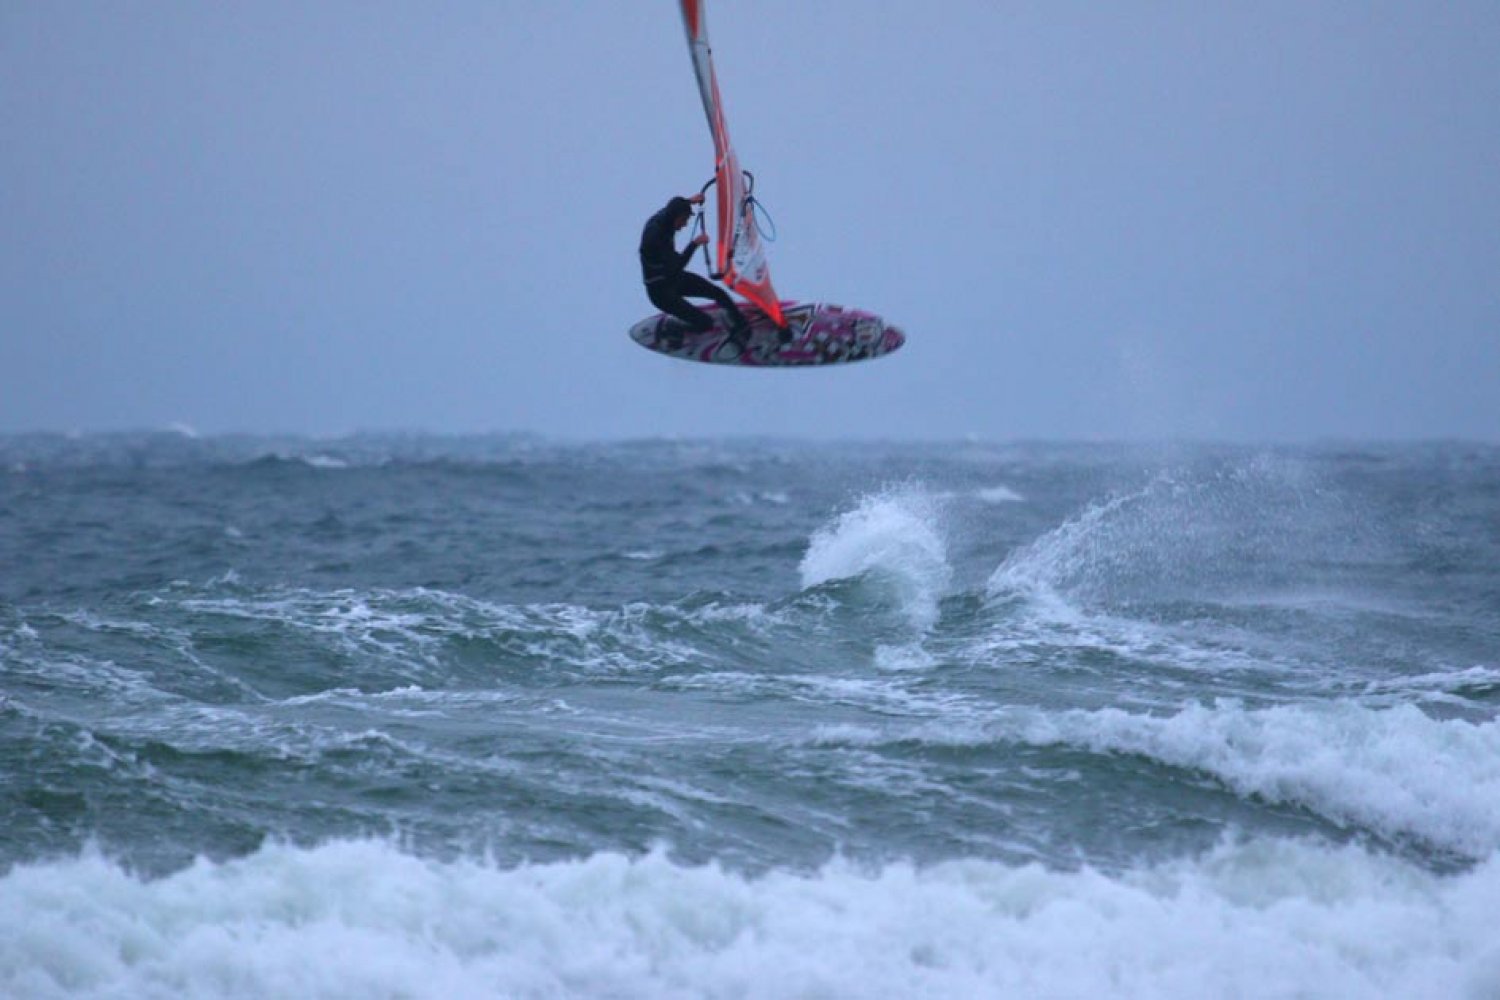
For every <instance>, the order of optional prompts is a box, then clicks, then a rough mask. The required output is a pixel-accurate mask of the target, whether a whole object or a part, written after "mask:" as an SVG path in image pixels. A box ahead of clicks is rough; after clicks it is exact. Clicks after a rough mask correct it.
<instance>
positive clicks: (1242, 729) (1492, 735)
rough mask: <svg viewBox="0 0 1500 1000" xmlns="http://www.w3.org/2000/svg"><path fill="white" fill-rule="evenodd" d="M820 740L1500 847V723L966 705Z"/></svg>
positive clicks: (1378, 715) (1351, 709)
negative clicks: (1141, 765)
mask: <svg viewBox="0 0 1500 1000" xmlns="http://www.w3.org/2000/svg"><path fill="white" fill-rule="evenodd" d="M814 740H815V741H817V742H822V743H828V744H834V745H838V744H844V745H864V746H880V745H886V744H890V743H894V742H907V741H916V742H920V743H929V744H932V745H936V746H983V745H988V744H993V743H997V742H1000V743H1023V744H1027V745H1031V746H1066V747H1072V748H1081V749H1085V750H1088V751H1090V752H1093V753H1111V754H1114V753H1121V754H1137V755H1139V756H1141V757H1144V758H1146V759H1148V760H1152V761H1156V762H1159V763H1162V764H1166V765H1168V766H1171V767H1174V768H1184V769H1188V770H1191V771H1195V772H1200V773H1205V774H1209V775H1212V776H1213V777H1214V778H1215V779H1217V780H1218V781H1219V782H1221V783H1222V784H1223V785H1224V786H1225V787H1227V788H1228V789H1230V790H1231V791H1233V792H1234V793H1235V794H1236V795H1239V796H1241V797H1244V798H1258V799H1261V800H1264V801H1267V802H1274V803H1283V804H1291V805H1296V806H1298V807H1300V808H1303V809H1306V810H1308V811H1309V812H1312V813H1314V814H1316V815H1318V816H1320V817H1322V818H1324V819H1325V820H1328V821H1329V822H1331V823H1333V824H1335V825H1336V826H1340V827H1346V828H1347V827H1355V828H1358V829H1360V830H1365V831H1370V832H1372V833H1374V834H1376V835H1377V836H1378V837H1380V838H1382V839H1385V840H1388V841H1415V842H1419V843H1421V844H1423V845H1427V846H1429V847H1432V848H1436V849H1437V850H1439V851H1441V852H1445V853H1448V854H1452V855H1457V856H1460V857H1463V858H1465V859H1468V860H1471V861H1472V860H1478V859H1482V858H1487V857H1490V856H1491V855H1492V854H1495V853H1496V852H1500V721H1489V722H1481V723H1474V722H1468V721H1464V720H1461V719H1446V720H1442V719H1434V718H1432V717H1430V716H1428V715H1426V714H1425V713H1423V712H1422V711H1421V710H1420V709H1418V708H1416V707H1414V706H1411V705H1399V706H1396V707H1393V708H1379V709H1372V708H1365V707H1363V706H1359V705H1355V704H1350V703H1347V702H1340V703H1333V704H1326V705H1296V706H1293V705H1278V706H1271V707H1265V708H1246V707H1244V706H1242V705H1240V704H1237V703H1235V702H1219V703H1215V704H1211V705H1197V704H1194V705H1189V706H1187V707H1185V708H1183V709H1181V710H1180V711H1178V712H1176V713H1175V714H1171V715H1143V714H1138V713H1132V712H1126V711H1122V710H1120V709H1116V708H1105V709H1098V710H1093V711H1089V710H1083V709H1071V710H1067V711H1062V712H1047V711H1042V710H1039V709H1030V708H1010V709H1003V710H1000V711H998V712H990V713H985V712H983V711H982V710H978V709H975V708H973V707H971V708H970V709H969V711H968V713H967V717H965V715H964V714H962V713H951V714H950V717H949V718H946V719H943V720H941V721H935V722H928V723H923V724H920V725H916V726H911V725H905V726H898V727H896V728H894V729H892V730H878V729H871V728H869V727H863V726H832V727H826V728H824V729H822V730H819V731H818V732H817V733H815V734H814Z"/></svg>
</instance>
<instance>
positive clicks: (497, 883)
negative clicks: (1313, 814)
mask: <svg viewBox="0 0 1500 1000" xmlns="http://www.w3.org/2000/svg"><path fill="white" fill-rule="evenodd" d="M1496 898H1500V860H1491V861H1488V862H1486V863H1484V864H1481V865H1478V866H1477V867H1475V868H1473V869H1472V870H1470V871H1467V872H1465V873H1462V874H1458V875H1449V876H1442V875H1434V874H1431V873H1428V872H1424V871H1422V870H1420V869H1418V868H1415V867H1412V866H1410V865H1408V864H1406V863H1404V862H1401V861H1399V860H1397V859H1393V858H1390V857H1384V856H1380V855H1375V854H1371V853H1368V852H1366V851H1363V850H1361V849H1359V848H1354V847H1344V848H1330V847H1324V846H1317V845H1313V844H1308V843H1304V842H1300V841H1294V840H1260V841H1252V842H1247V843H1238V844H1223V845H1221V846H1220V847H1218V848H1217V849H1215V850H1213V851H1211V852H1209V853H1208V854H1206V855H1203V856H1201V857H1196V858H1192V859H1183V860H1178V861H1173V862H1170V863H1165V864H1157V865H1153V866H1149V867H1142V868H1139V869H1135V870H1130V871H1125V872H1122V873H1119V874H1113V875H1111V874H1106V873H1103V872H1100V871H1097V870H1093V869H1088V868H1085V869H1082V870H1078V871H1055V870H1048V869H1046V868H1043V867H1040V866H1037V865H1023V866H1016V865H1008V864H1004V863H1000V862H991V861H975V860H967V861H955V862H948V863H944V864H939V865H935V866H932V867H926V868H920V867H914V866H912V865H909V864H905V863H895V864H890V865H887V866H885V867H883V868H879V869H874V870H867V869H859V868H856V867H854V866H852V865H850V864H848V863H846V862H840V861H836V862H833V863H831V864H829V865H827V866H825V867H824V868H823V869H821V870H819V871H816V872H811V873H790V872H783V871H773V872H770V873H767V874H764V875H760V876H756V877H751V876H746V875H741V874H737V873H734V872H729V871H725V870H723V869H721V868H719V867H716V866H705V867H693V866H685V865H681V864H677V863H674V862H673V861H672V860H671V859H670V858H669V857H668V856H667V855H666V854H665V853H663V852H661V851H658V852H655V853H652V854H649V855H646V856H643V857H636V858H629V857H626V856H623V855H619V854H612V853H603V854H596V855H593V856H590V857H588V858H585V859H582V860H578V861H572V862H556V863H548V864H527V865H522V866H519V867H516V868H502V867H499V866H496V865H494V864H491V863H488V862H485V861H478V860H471V859H462V858H461V859H455V860H448V861H442V860H435V859H430V858H423V857H418V856H415V855H413V854H409V853H406V852H404V851H402V850H401V849H399V848H397V847H395V846H392V845H390V844H387V843H383V842H378V841H354V842H334V843H328V844H324V845H321V846H317V847H311V848H298V847H292V846H287V845H273V846H268V847H265V848H263V849H261V850H260V851H258V852H257V853H255V854H253V855H250V856H248V857H244V858H241V859H238V860H233V861H227V862H222V863H215V862H211V861H206V860H200V861H198V862H197V863H195V864H193V865H192V866H191V867H189V868H186V869H184V870H182V871H179V872H177V873H176V874H173V875H170V876H167V877H165V878H160V879H155V880H146V879H141V878H138V877H136V876H134V875H132V874H130V873H128V872H127V871H125V870H123V869H121V868H120V867H119V866H117V865H116V864H114V863H112V862H111V861H109V860H106V859H105V858H102V857H100V856H98V855H97V854H86V855H84V856H81V857H78V858H72V859H66V860H56V861H50V862H41V863H33V864H27V865H20V866H17V867H15V868H13V869H11V870H10V872H9V873H7V874H6V875H5V876H4V877H3V878H0V992H4V993H5V994H7V995H11V996H27V997H32V998H37V1000H45V998H51V997H72V998H76V997H104V996H140V997H168V996H195V997H217V996H288V995H297V996H307V997H334V996H338V997H343V996H407V997H417V998H421V997H451V996H470V997H511V998H543V997H547V998H551V997H561V996H611V997H624V998H630V997H652V998H673V997H694V998H702V997H708V998H713V997H751V998H754V997H777V998H780V997H798V996H807V997H810V996H861V997H872V998H881V997H903V998H904V997H911V996H1006V995H1024V996H1043V995H1045V996H1059V995H1061V996H1091V997H1108V996H1129V997H1152V996H1160V997H1176V996H1257V997H1293V996H1297V997H1303V996H1356V995H1357V996H1402V997H1413V998H1420V997H1434V998H1436V997H1443V998H1451V997H1464V996H1469V997H1475V998H1478V997H1481V996H1494V995H1495V994H1496V991H1500V947H1497V946H1496V944H1495V940H1494V935H1493V904H1494V900H1495V899H1496Z"/></svg>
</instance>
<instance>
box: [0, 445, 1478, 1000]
mask: <svg viewBox="0 0 1500 1000" xmlns="http://www.w3.org/2000/svg"><path fill="white" fill-rule="evenodd" d="M0 817H3V823H0V995H3V996H5V997H14V998H50V997H111V998H119V997H132V998H133V997H163V998H165V997H173V998H175V997H351V998H352V997H359V998H371V997H391V998H395V997H412V998H425V997H433V998H438V997H442V998H449V997H506V998H512V997H513V998H553V997H611V998H616V997H618V998H636V997H640V998H676V997H682V998H700V997H707V998H798V997H803V998H812V997H824V998H844V997H849V998H880V997H891V998H907V997H945V998H946V997H954V998H967V997H1088V998H1099V997H1172V998H1179V997H1245V998H1250V997H1254V998H1262V997H1382V998H1386V997H1403V998H1406V997H1433V998H1455V997H1459V998H1496V997H1500V931H1497V929H1496V928H1497V926H1500V925H1497V917H1500V447H1495V446H1487V445H1477V444H1465V443H1431V444H1392V445H1377V444H1349V443H1341V444H1328V445H1318V446H1303V447H1287V446H1265V447H1251V446H1211V445H1160V446H1146V445H1138V446H1126V445H1111V444H1088V445H1085V444H1046V443H1006V442H990V441H982V440H968V441H954V442H946V443H909V444H907V443H869V442H846V443H835V442H819V443H807V442H795V441H762V440H754V439H744V440H739V439H736V440H723V441H719V440H653V441H637V442H612V443H570V442H556V441H549V440H546V439H542V438H533V437H527V436H504V435H494V436H473V437H444V436H429V435H420V434H410V435H394V434H387V435H378V434H368V435H355V436H349V437H341V438H330V439H316V438H306V437H294V436H281V437H278V436H250V435H245V436H219V437H196V436H194V435H192V434H189V433H185V432H184V433H152V434H82V435H46V434H34V435H10V436H5V437H0Z"/></svg>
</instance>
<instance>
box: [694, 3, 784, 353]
mask: <svg viewBox="0 0 1500 1000" xmlns="http://www.w3.org/2000/svg"><path fill="white" fill-rule="evenodd" d="M680 2H681V6H682V24H683V27H684V28H685V29H686V31H687V40H688V51H689V53H690V54H691V55H692V57H693V71H694V73H695V74H696V75H697V77H698V92H699V94H700V95H702V97H703V110H704V111H705V112H706V113H707V115H708V128H709V131H711V132H712V133H713V137H714V180H713V186H714V190H715V208H716V210H717V211H716V215H715V218H716V221H717V223H718V227H717V229H716V231H715V247H714V248H715V263H714V270H715V272H716V275H715V276H716V277H721V278H723V279H724V283H725V284H726V285H728V286H729V287H730V288H731V289H733V290H734V291H736V292H738V293H739V294H740V295H742V296H744V297H745V298H746V299H747V300H748V301H750V302H753V303H754V304H755V305H757V306H759V307H760V308H761V309H762V310H763V311H764V312H765V314H766V315H767V316H769V317H771V320H772V321H773V322H774V323H775V324H776V325H777V326H782V325H784V322H785V321H784V318H783V316H782V310H781V300H780V299H779V298H778V297H777V295H776V289H775V288H774V287H772V285H771V271H770V268H769V267H768V266H767V265H766V253H765V248H764V247H763V246H762V245H761V239H760V228H759V226H757V225H756V219H755V198H754V196H753V194H752V191H753V188H754V184H755V181H754V178H753V177H752V176H751V175H750V174H748V173H746V172H745V171H744V170H743V169H741V167H740V161H739V157H738V156H736V155H735V152H734V146H733V145H732V144H731V143H730V141H729V127H728V126H727V125H726V124H725V121H724V104H723V101H722V100H721V99H720V97H719V81H718V78H717V76H715V74H714V64H713V53H712V51H711V50H710V48H709V45H708V22H707V19H706V18H705V16H704V10H703V5H704V0H680Z"/></svg>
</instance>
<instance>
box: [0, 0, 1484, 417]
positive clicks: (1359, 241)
mask: <svg viewBox="0 0 1500 1000" xmlns="http://www.w3.org/2000/svg"><path fill="white" fill-rule="evenodd" d="M708 16H709V34H710V38H711V40H712V42H713V46H714V55H715V60H716V62H717V66H718V71H719V78H720V84H721V87H722V89H723V93H724V100H725V106H726V111H727V115H728V120H729V125H730V129H731V133H732V135H733V136H734V139H735V145H736V148H737V149H738V150H739V153H740V158H741V161H742V162H743V164H744V165H745V166H746V167H748V168H749V169H750V170H752V171H754V172H755V173H756V175H757V178H758V186H757V194H758V195H759V196H761V199H762V201H763V202H764V203H765V204H766V206H767V207H768V208H769V210H770V212H771V214H772V215H773V216H774V218H775V222H776V225H777V227H778V229H779V239H778V241H777V242H776V243H774V244H772V245H771V246H770V248H769V251H770V253H769V256H770V263H771V269H772V274H773V277H774V279H775V281H776V285H777V288H778V290H779V291H780V292H781V294H782V295H783V297H785V298H789V299H802V300H806V299H819V300H823V301H830V302H837V303H842V304H845V305H850V306H858V307H862V308H865V309H869V310H871V311H874V312H877V313H880V314H882V315H884V316H886V317H887V318H888V319H889V320H891V321H893V322H895V323H896V324H898V325H899V326H901V327H902V328H903V329H904V330H905V331H906V333H907V335H908V343H907V346H906V347H905V348H903V349H902V350H901V351H900V352H898V353H897V354H895V355H893V356H891V357H889V358H884V359H881V360H877V361H873V362H865V363H861V364H855V365H848V366H839V367H835V368H825V369H820V370H811V371H747V370H738V369H729V368H722V367H717V366H708V365H696V364H690V363H685V362H681V361H675V360H671V359H667V358H664V357H661V356H659V355H656V354H653V353H651V352H648V351H645V350H642V349H641V348H639V347H637V346H636V345H635V344H633V343H632V342H631V341H630V340H629V338H628V337H627V336H626V330H627V329H628V328H629V326H630V325H631V324H632V323H634V322H636V321H637V320H639V319H641V318H643V317H644V316H646V315H648V314H650V313H652V312H654V310H653V309H652V307H651V306H650V304H649V303H648V302H647V301H646V298H645V295H644V293H643V290H642V288H641V286H640V278H639V268H638V264H637V259H636V253H635V250H636V244H637V241H638V239H639V234H640V227H641V224H642V222H643V221H644V220H645V218H646V217H647V216H648V215H649V214H650V213H651V212H652V211H654V210H655V209H656V208H658V207H659V206H660V205H661V204H662V203H663V202H665V200H666V199H667V197H668V196H670V195H673V194H678V193H689V192H691V191H694V190H696V189H697V188H698V187H699V186H700V185H701V184H702V183H703V182H704V181H705V180H707V179H708V177H709V176H710V175H711V173H712V166H713V159H712V158H713V152H712V143H711V140H710V137H709V135H708V131H707V127H706V125H705V122H704V118H703V112H702V109H701V105H700V104H699V98H698V94H697V91H696V89H695V86H694V81H693V74H692V70H691V66H690V63H689V59H688V53H687V48H686V44H685V42H684V38H683V31H682V26H681V23H680V20H679V18H678V15H677V12H676V3H675V2H673V0H631V2H624V0H593V2H585V0H578V2H566V0H548V2H543V0H524V2H522V0H513V2H498V0H476V2H458V0H451V2H440V0H439V2H407V3H390V2H369V0H361V2H334V0H320V2H316V3H309V2H295V3H290V2H274V0H257V2H255V3H237V2H210V0H193V2H173V0H152V2H144V0H138V2H92V0H76V2H46V0H0V136H3V139H0V432H9V431H27V430H61V431H70V430H82V431H94V430H115V429H150V428H164V427H169V426H172V425H185V426H188V427H192V428H195V429H197V430H198V431H200V432H203V433H213V432H220V431H278V432H280V431H298V432H306V433H312V434H339V433H344V432H350V431H355V430H386V429H408V430H430V431H454V432H472V431H510V430H518V431H533V432H539V433H542V434H545V435H548V436H552V437H563V438H576V437H591V438H593V437H621V436H655V435H681V436H699V435H716V434H726V433H728V434H773V435H788V434H790V435H808V436H815V437H819V438H830V437H860V438H870V437H892V438H957V437H962V436H965V435H978V436H979V437H981V438H986V439H1007V438H1051V439H1063V438H1083V439H1100V438H1210V439H1225V440H1252V441H1281V440H1305V439H1319V438H1330V437H1332V438H1375V439H1392V438H1396V439H1405V438H1429V437H1465V438H1477V439H1484V440H1500V3H1496V2H1495V0H1479V2H1472V3H1469V2H1460V3H1445V2H1431V3H1429V2H1410V3H1383V2H1377V0H1354V2H1342V0H1337V2H1336V0H1291V2H1276V0H1257V2H1255V3H1227V2H1225V3H1204V2H1200V0H1184V2H1144V0H1143V2H1133V3H1130V2H1127V3H1096V2H1071V3H1070V2H1062V3H1055V2H1047V3H1043V2H1036V3H1025V4H1020V3H1003V2H999V0H948V2H944V3H933V2H931V0H926V2H919V0H838V2H835V0H828V2H818V0H717V2H710V4H709V15H708Z"/></svg>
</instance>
